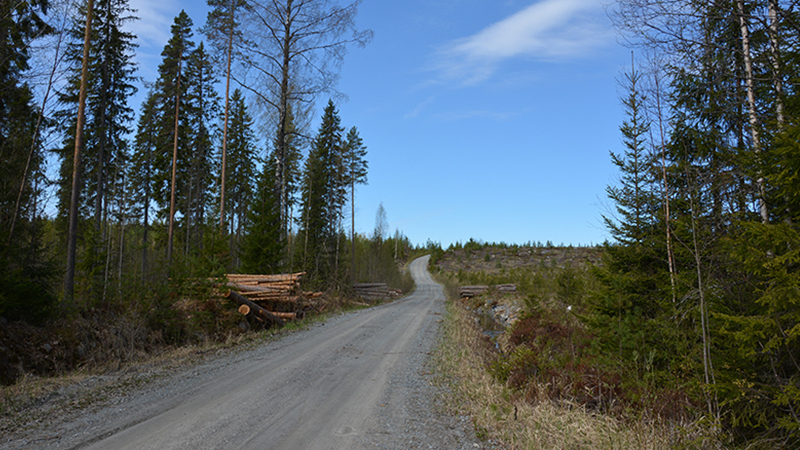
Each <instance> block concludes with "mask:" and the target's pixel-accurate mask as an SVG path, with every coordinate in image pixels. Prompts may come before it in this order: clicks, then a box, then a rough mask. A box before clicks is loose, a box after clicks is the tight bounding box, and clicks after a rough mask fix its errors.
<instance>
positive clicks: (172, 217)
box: [167, 49, 183, 266]
mask: <svg viewBox="0 0 800 450" xmlns="http://www.w3.org/2000/svg"><path fill="white" fill-rule="evenodd" d="M182 64H183V49H180V52H179V53H178V80H177V85H176V93H175V131H174V133H175V136H174V138H173V144H172V181H171V187H170V198H169V233H168V234H169V237H168V238H167V265H170V266H171V265H172V242H173V237H174V235H175V178H176V175H177V165H178V125H179V120H178V119H179V118H180V115H179V114H180V108H181V65H182Z"/></svg>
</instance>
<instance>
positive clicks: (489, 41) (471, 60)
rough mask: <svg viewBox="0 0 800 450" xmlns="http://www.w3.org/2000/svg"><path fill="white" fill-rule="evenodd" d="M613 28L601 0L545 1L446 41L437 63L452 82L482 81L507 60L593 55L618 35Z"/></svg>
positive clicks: (446, 77) (469, 82) (442, 73)
mask: <svg viewBox="0 0 800 450" xmlns="http://www.w3.org/2000/svg"><path fill="white" fill-rule="evenodd" d="M608 28H609V24H608V20H607V18H606V16H605V12H604V11H603V7H602V5H601V4H600V3H599V1H598V0H542V1H539V2H536V3H534V4H532V5H530V6H528V7H527V8H525V9H523V10H522V11H520V12H518V13H516V14H514V15H512V16H510V17H508V18H506V19H503V20H501V21H499V22H497V23H494V24H492V25H490V26H488V27H486V28H484V29H483V30H481V31H480V32H478V33H476V34H474V35H472V36H469V37H466V38H462V39H458V40H455V41H453V42H451V43H450V44H448V45H446V46H445V47H444V48H443V49H442V50H441V51H440V52H439V53H438V54H437V55H436V57H437V59H438V62H437V63H436V68H437V69H438V71H439V72H440V73H441V75H442V77H443V78H444V79H446V80H448V81H458V82H460V83H462V84H477V83H479V82H481V81H485V80H486V79H487V78H489V77H490V76H491V75H492V74H494V73H495V72H496V71H497V69H498V66H499V64H500V63H502V62H504V61H507V60H511V59H515V58H537V59H557V58H565V57H580V56H584V55H587V54H590V53H591V52H592V51H593V50H595V49H596V48H597V47H598V46H600V45H604V44H605V43H607V42H609V41H610V40H611V39H612V38H613V36H611V34H610V33H608Z"/></svg>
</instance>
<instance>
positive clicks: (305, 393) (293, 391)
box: [0, 257, 489, 449]
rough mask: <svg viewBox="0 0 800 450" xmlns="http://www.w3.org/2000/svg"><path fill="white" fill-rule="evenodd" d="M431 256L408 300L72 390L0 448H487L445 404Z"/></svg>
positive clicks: (440, 299)
mask: <svg viewBox="0 0 800 450" xmlns="http://www.w3.org/2000/svg"><path fill="white" fill-rule="evenodd" d="M427 261H428V258H427V257H425V258H420V259H418V260H416V261H414V262H413V263H412V265H411V270H412V274H413V276H414V278H415V281H416V283H417V289H416V290H415V291H414V293H412V294H411V295H409V296H408V297H406V298H404V299H402V300H398V301H395V302H393V303H390V304H385V305H381V306H377V307H374V308H369V309H366V310H362V311H358V312H354V313H348V314H343V315H340V316H337V317H334V318H332V319H330V320H328V321H327V322H325V323H318V324H316V325H313V326H312V327H311V328H309V329H307V330H304V331H300V332H296V333H291V334H288V335H285V336H283V337H281V338H280V339H278V340H274V341H269V342H265V343H263V344H261V345H259V346H257V347H255V348H252V349H249V350H242V351H219V352H217V353H215V354H210V355H205V357H204V358H202V360H201V361H199V362H198V363H196V364H192V365H190V366H183V365H182V366H180V367H178V368H175V369H172V370H166V371H165V370H163V369H158V370H149V369H148V368H147V367H138V368H136V369H135V370H132V371H130V372H129V373H126V374H124V375H123V376H120V375H114V376H115V377H117V378H116V379H115V382H114V383H111V385H110V386H109V383H106V382H104V380H103V379H102V377H90V378H87V379H84V380H82V381H81V383H82V384H81V385H78V386H74V387H66V388H63V389H61V391H59V393H58V394H54V395H53V396H51V398H47V399H43V400H42V401H41V402H40V404H39V405H38V406H37V407H36V408H37V411H35V413H34V414H31V415H30V417H31V418H30V419H29V420H26V418H25V417H19V418H17V420H18V421H19V422H23V423H24V424H22V425H21V426H15V427H13V429H11V430H10V431H9V432H8V433H6V432H4V433H3V437H2V438H0V447H2V448H9V449H19V448H41V449H78V448H91V449H112V448H113V449H123V448H130V449H206V448H208V449H216V448H242V449H248V448H253V449H256V448H258V449H269V448H275V449H278V448H280V449H287V448H288V449H292V448H297V449H301V448H302V449H354V448H364V449H367V448H369V449H417V448H435V449H439V448H447V449H474V448H489V444H487V443H484V442H481V441H480V440H478V439H477V438H476V437H475V433H474V431H473V427H472V421H471V420H470V419H469V418H468V417H465V416H456V415H450V414H448V413H446V412H444V411H441V410H440V409H439V408H438V406H437V405H439V404H441V402H439V401H438V399H439V398H440V396H441V395H443V394H444V393H443V391H442V389H440V388H438V387H436V386H435V385H434V384H433V377H434V375H433V374H432V372H433V371H434V369H433V368H432V367H431V366H430V355H431V353H432V352H433V351H434V348H435V345H436V341H437V339H438V332H439V331H438V330H439V324H440V323H441V321H442V320H443V314H444V312H445V311H444V294H443V292H442V288H441V286H439V285H438V284H436V283H434V282H433V281H432V280H431V278H430V276H429V274H428V273H427V269H426V268H427ZM93 385H95V386H97V387H96V388H95V387H94V386H93ZM87 396H88V398H87ZM89 400H91V401H89ZM81 403H88V404H89V406H86V407H82V406H81Z"/></svg>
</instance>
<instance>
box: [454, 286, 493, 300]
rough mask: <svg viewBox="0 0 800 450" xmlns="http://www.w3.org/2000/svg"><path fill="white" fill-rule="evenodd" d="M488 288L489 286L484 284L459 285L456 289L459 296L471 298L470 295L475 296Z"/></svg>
mask: <svg viewBox="0 0 800 450" xmlns="http://www.w3.org/2000/svg"><path fill="white" fill-rule="evenodd" d="M488 290H489V286H485V285H478V286H461V287H460V288H459V289H458V293H459V294H460V295H461V298H472V297H477V296H479V295H481V294H483V293H484V292H486V291H488Z"/></svg>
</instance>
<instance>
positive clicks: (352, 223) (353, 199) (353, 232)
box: [350, 177, 356, 285]
mask: <svg viewBox="0 0 800 450" xmlns="http://www.w3.org/2000/svg"><path fill="white" fill-rule="evenodd" d="M350 241H351V246H352V249H353V251H352V255H351V257H352V263H353V265H352V268H351V269H350V270H351V271H352V272H353V280H352V281H353V283H352V284H354V285H355V284H356V184H355V181H354V180H353V178H352V177H351V182H350Z"/></svg>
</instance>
